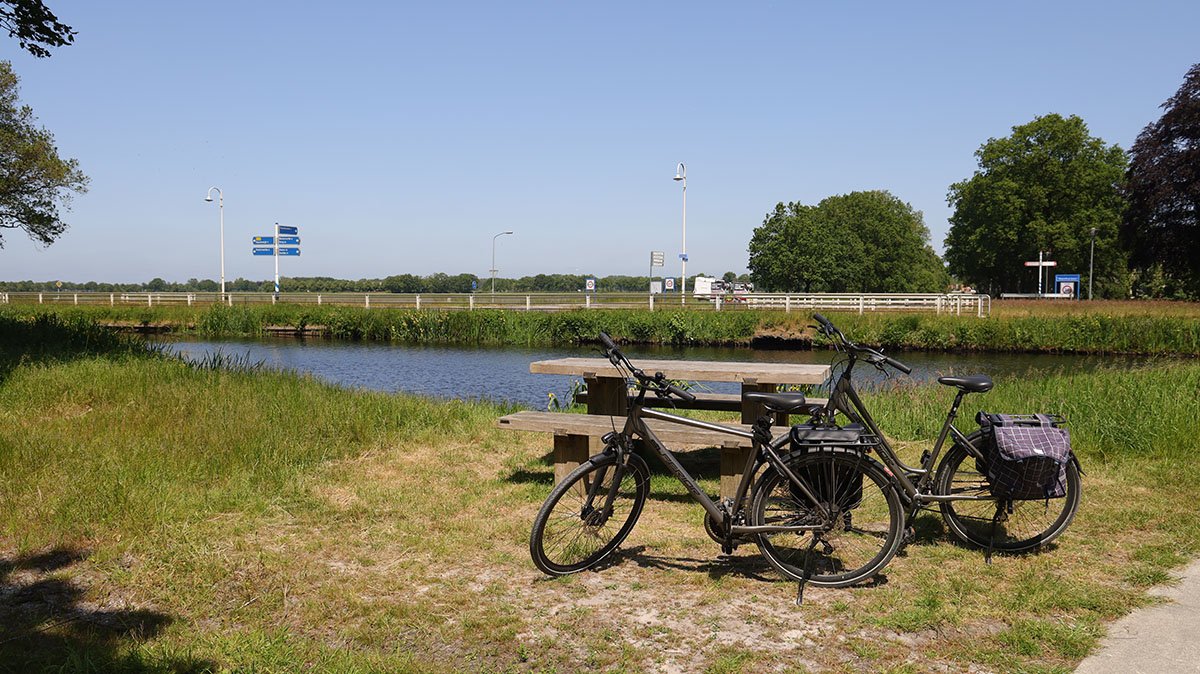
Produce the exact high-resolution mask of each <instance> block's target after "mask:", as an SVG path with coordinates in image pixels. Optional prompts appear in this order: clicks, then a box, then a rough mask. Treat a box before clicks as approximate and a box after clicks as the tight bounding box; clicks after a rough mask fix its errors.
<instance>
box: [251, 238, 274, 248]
mask: <svg viewBox="0 0 1200 674" xmlns="http://www.w3.org/2000/svg"><path fill="white" fill-rule="evenodd" d="M254 245H256V246H274V245H275V237H273V236H256V237H254Z"/></svg>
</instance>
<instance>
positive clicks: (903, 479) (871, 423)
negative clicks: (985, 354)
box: [824, 352, 996, 506]
mask: <svg viewBox="0 0 1200 674" xmlns="http://www.w3.org/2000/svg"><path fill="white" fill-rule="evenodd" d="M848 356H849V362H848V363H847V365H846V369H845V370H843V371H842V374H841V375H840V376H839V377H838V380H837V383H836V384H834V386H833V390H832V391H831V392H830V395H829V402H827V403H826V405H825V408H824V411H825V414H826V415H827V416H829V417H832V416H833V414H834V413H836V412H841V413H842V414H845V415H846V417H847V418H849V419H850V420H851V421H852V422H855V423H859V424H862V425H863V426H865V427H866V428H867V429H868V430H870V431H871V433H873V434H875V435H876V436H878V437H879V447H878V448H877V450H876V452H877V453H878V454H879V459H880V461H882V462H883V464H884V465H885V466H887V468H888V470H889V471H890V472H891V473H892V476H893V477H894V478H895V479H896V483H897V484H898V485H899V486H900V488H901V489H902V490H903V492H904V494H906V495H907V496H908V498H909V501H910V502H911V503H912V504H914V505H917V506H920V505H921V504H922V503H924V502H939V501H994V500H996V499H995V497H992V496H982V495H971V496H965V495H944V496H943V495H938V494H930V493H928V489H927V488H928V486H929V483H930V481H931V480H932V479H933V477H934V471H933V466H934V465H935V464H936V463H937V459H938V456H940V455H941V452H942V447H943V446H944V445H945V443H946V438H947V437H949V436H953V437H954V439H955V440H956V441H957V442H959V443H961V444H962V446H963V448H964V449H966V450H967V453H969V454H970V455H971V456H973V457H975V458H977V459H982V458H983V454H982V452H980V451H979V448H977V447H976V446H975V445H974V444H973V443H972V442H971V441H970V440H969V439H968V438H967V436H966V435H964V434H963V433H962V431H960V430H958V428H956V427H955V426H954V419H955V418H957V417H958V407H959V405H960V404H962V399H963V396H965V395H966V392H965V391H962V390H959V392H958V395H956V396H955V397H954V403H953V404H952V405H951V406H950V412H949V413H948V414H947V415H946V420H945V421H944V422H943V423H942V430H941V431H940V432H939V433H938V438H937V442H935V443H934V445H933V450H932V451H930V453H929V454H928V456H927V457H925V459H924V460H923V461H922V462H921V466H920V467H919V468H917V467H913V466H909V465H907V464H905V463H904V462H903V461H902V460H901V459H900V457H899V455H897V454H896V450H895V449H893V448H892V446H891V444H889V443H888V441H887V437H886V436H884V434H883V432H882V431H880V430H879V426H878V425H877V424H876V423H875V419H874V417H872V416H871V413H870V412H869V411H867V408H866V405H864V404H863V402H862V399H861V398H859V397H858V392H857V391H855V390H854V384H853V382H852V380H851V373H852V372H853V370H854V365H855V363H856V362H857V361H858V358H857V356H855V355H854V353H853V352H848ZM847 401H848V402H849V404H847ZM914 478H915V480H916V481H915V482H914V481H913V480H914Z"/></svg>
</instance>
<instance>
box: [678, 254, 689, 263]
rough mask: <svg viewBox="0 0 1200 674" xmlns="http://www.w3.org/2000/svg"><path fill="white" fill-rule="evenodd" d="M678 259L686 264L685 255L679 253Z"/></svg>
mask: <svg viewBox="0 0 1200 674" xmlns="http://www.w3.org/2000/svg"><path fill="white" fill-rule="evenodd" d="M679 259H680V260H683V261H684V262H687V255H685V254H684V253H680V254H679Z"/></svg>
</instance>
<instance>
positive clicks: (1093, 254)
mask: <svg viewBox="0 0 1200 674" xmlns="http://www.w3.org/2000/svg"><path fill="white" fill-rule="evenodd" d="M1095 261H1096V228H1095V227H1093V228H1092V252H1091V254H1090V255H1089V256H1088V301H1089V302H1091V301H1092V269H1093V263H1095Z"/></svg>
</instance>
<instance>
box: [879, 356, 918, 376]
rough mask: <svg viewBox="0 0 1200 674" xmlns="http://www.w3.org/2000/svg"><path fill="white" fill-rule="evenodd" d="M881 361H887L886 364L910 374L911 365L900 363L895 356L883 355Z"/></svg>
mask: <svg viewBox="0 0 1200 674" xmlns="http://www.w3.org/2000/svg"><path fill="white" fill-rule="evenodd" d="M883 362H885V363H887V364H888V365H891V366H892V367H894V368H896V369H897V370H900V371H901V372H903V373H904V374H912V368H911V367H909V366H907V365H905V364H904V363H901V362H900V361H898V360H896V359H895V358H891V357H889V356H884V357H883Z"/></svg>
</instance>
